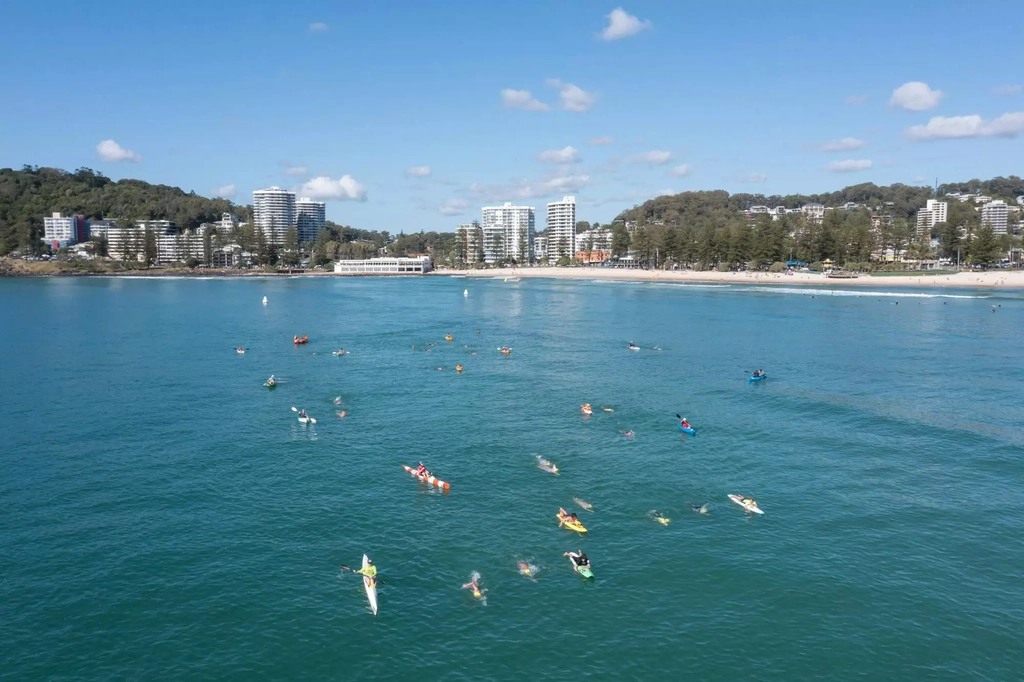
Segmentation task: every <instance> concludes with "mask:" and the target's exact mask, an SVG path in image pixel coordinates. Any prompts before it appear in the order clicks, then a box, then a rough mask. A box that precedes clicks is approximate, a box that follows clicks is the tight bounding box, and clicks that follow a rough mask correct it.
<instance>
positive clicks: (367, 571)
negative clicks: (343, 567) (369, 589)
mask: <svg viewBox="0 0 1024 682" xmlns="http://www.w3.org/2000/svg"><path fill="white" fill-rule="evenodd" d="M352 572H353V573H362V574H363V575H365V576H366V577H367V578H369V579H370V585H371V586H373V585H376V584H377V579H376V578H377V567H376V566H374V565H373V561H371V560H370V559H367V560H366V566H364V567H363V568H360V569H359V570H358V571H352Z"/></svg>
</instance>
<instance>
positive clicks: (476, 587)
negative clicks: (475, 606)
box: [462, 573, 484, 599]
mask: <svg viewBox="0 0 1024 682" xmlns="http://www.w3.org/2000/svg"><path fill="white" fill-rule="evenodd" d="M479 580H480V574H479V573H474V574H473V575H471V576H470V577H469V582H468V583H466V584H465V585H463V586H462V589H464V590H473V598H474V599H483V596H484V591H483V590H481V589H480V583H479V582H478V581H479Z"/></svg>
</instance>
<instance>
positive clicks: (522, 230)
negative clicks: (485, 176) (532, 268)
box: [480, 201, 536, 263]
mask: <svg viewBox="0 0 1024 682" xmlns="http://www.w3.org/2000/svg"><path fill="white" fill-rule="evenodd" d="M481 217H482V220H481V221H480V227H481V230H482V231H483V241H484V261H486V262H487V263H501V262H503V261H506V260H515V261H516V262H517V263H529V262H530V261H532V260H533V257H534V255H533V240H534V237H535V236H536V233H535V228H534V209H533V207H532V206H513V205H512V203H511V202H508V201H506V202H505V203H504V204H503V205H501V206H484V207H483V209H481Z"/></svg>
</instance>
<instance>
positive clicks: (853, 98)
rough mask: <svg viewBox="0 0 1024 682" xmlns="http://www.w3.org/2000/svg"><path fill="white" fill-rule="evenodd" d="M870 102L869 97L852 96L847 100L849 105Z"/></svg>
mask: <svg viewBox="0 0 1024 682" xmlns="http://www.w3.org/2000/svg"><path fill="white" fill-rule="evenodd" d="M867 101H868V96H867V95H850V96H849V97H847V98H846V103H847V104H864V102H867Z"/></svg>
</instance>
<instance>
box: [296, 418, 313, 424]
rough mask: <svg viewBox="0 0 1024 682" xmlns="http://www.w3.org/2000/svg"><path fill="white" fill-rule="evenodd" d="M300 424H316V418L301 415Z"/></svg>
mask: <svg viewBox="0 0 1024 682" xmlns="http://www.w3.org/2000/svg"><path fill="white" fill-rule="evenodd" d="M299 423H300V424H316V420H315V419H313V418H312V417H299Z"/></svg>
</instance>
